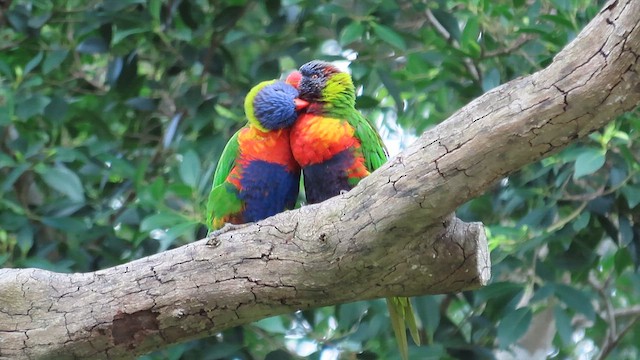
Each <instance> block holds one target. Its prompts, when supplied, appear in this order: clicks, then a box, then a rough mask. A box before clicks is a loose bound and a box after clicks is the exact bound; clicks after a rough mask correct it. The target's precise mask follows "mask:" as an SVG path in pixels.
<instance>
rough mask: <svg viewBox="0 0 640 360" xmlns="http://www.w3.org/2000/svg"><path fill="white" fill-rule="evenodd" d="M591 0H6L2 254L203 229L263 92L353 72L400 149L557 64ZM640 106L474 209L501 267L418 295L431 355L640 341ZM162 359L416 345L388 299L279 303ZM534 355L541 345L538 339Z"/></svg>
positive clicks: (499, 187) (332, 355) (99, 248)
mask: <svg viewBox="0 0 640 360" xmlns="http://www.w3.org/2000/svg"><path fill="white" fill-rule="evenodd" d="M602 5H603V3H602V2H601V1H597V2H593V1H588V0H498V1H489V0H460V1H453V0H439V1H426V0H425V1H418V0H414V1H391V0H382V1H372V0H371V1H370V0H361V1H356V0H354V1H335V2H328V1H307V0H267V1H264V2H252V1H244V0H220V1H205V0H168V1H161V0H149V1H145V0H105V1H91V0H90V1H85V0H82V1H81V0H69V1H59V0H13V1H11V0H4V1H0V265H2V266H4V267H39V268H44V269H50V270H55V271H61V272H73V271H92V270H96V269H101V268H105V267H109V266H113V265H116V264H120V263H124V262H128V261H131V260H133V259H136V258H140V257H143V256H146V255H150V254H153V253H156V252H159V251H163V250H166V249H168V248H172V247H176V246H180V245H182V244H185V243H188V242H191V241H194V240H197V239H199V238H201V237H202V236H203V235H204V232H203V229H202V227H201V226H200V225H199V220H200V219H201V218H202V217H203V214H202V206H203V203H204V199H205V196H206V194H207V193H208V191H209V189H210V184H211V179H212V173H213V170H214V168H215V165H216V161H217V159H218V156H219V155H220V152H221V150H222V148H223V146H224V144H225V143H226V141H227V139H228V138H229V137H230V135H231V134H233V132H234V131H235V130H237V129H238V128H239V127H240V126H242V124H243V121H244V115H243V110H242V101H243V97H244V95H245V94H246V92H247V91H248V90H249V88H250V87H251V86H252V85H254V84H256V83H257V82H259V81H261V80H265V79H271V78H277V77H280V76H281V75H282V74H283V73H286V72H288V71H290V70H292V69H294V68H296V67H298V66H299V65H301V64H302V63H305V62H307V61H309V60H311V59H316V58H320V59H324V60H329V61H336V62H337V63H338V64H341V65H342V66H344V67H345V68H346V67H348V68H349V71H351V73H352V75H353V78H354V81H355V83H356V84H357V86H358V95H359V96H358V100H357V104H358V108H359V109H361V110H362V111H363V112H364V113H365V114H366V115H367V116H368V117H369V118H371V119H373V120H375V122H376V123H377V124H378V126H379V127H380V129H381V132H382V134H383V137H384V138H385V139H386V141H387V143H388V144H389V146H390V148H391V149H392V151H393V152H394V153H395V152H397V151H398V150H399V149H401V148H402V147H403V146H405V145H407V144H408V143H409V142H410V141H412V139H413V138H414V137H415V136H416V134H420V133H421V132H422V131H424V130H425V129H428V128H429V127H431V126H433V125H434V124H437V123H438V122H440V121H442V120H444V119H445V118H446V117H447V116H449V115H450V114H452V113H453V112H454V111H456V110H457V109H458V108H460V107H461V106H463V105H464V104H466V103H467V102H469V101H470V100H471V99H473V98H475V97H477V96H479V95H481V94H482V93H483V92H485V91H487V90H489V89H491V88H493V87H495V86H497V85H499V84H501V83H504V82H507V81H508V80H510V79H513V78H515V77H518V76H522V75H526V74H530V73H532V72H534V71H536V70H538V69H541V68H543V67H544V66H546V65H547V64H548V63H549V62H550V61H551V59H552V58H553V56H554V55H555V54H556V53H557V52H558V51H559V50H560V49H561V48H562V47H563V46H565V45H566V44H567V43H568V42H570V41H571V40H572V39H573V38H574V37H575V36H576V35H577V33H578V32H579V31H580V29H581V28H582V27H583V26H584V25H585V24H586V23H587V22H588V21H589V20H590V19H592V18H593V17H594V16H595V15H596V14H597V12H598V11H599V10H600V8H601V7H602ZM639 130H640V111H639V110H638V109H636V110H635V111H634V112H631V113H628V114H625V115H624V116H622V117H621V118H619V119H617V120H616V121H614V122H612V123H610V124H609V125H608V126H606V127H605V128H604V129H602V130H601V131H598V132H595V133H593V134H592V135H590V136H589V137H588V138H587V139H584V140H583V141H580V142H579V143H577V144H574V145H572V146H571V147H569V148H568V149H566V150H564V151H562V152H561V153H558V154H556V155H553V156H551V157H549V158H547V159H544V160H542V161H540V162H537V163H534V164H532V165H530V166H527V167H526V168H524V169H522V170H521V171H520V172H518V173H517V174H515V175H513V176H511V177H509V178H505V179H503V180H502V181H501V182H500V183H499V184H496V185H495V186H493V187H492V188H491V189H490V190H489V191H488V192H487V193H486V194H484V195H483V196H481V197H479V198H477V199H474V200H472V201H470V202H469V203H467V204H465V205H464V206H462V207H461V208H460V209H459V210H458V216H460V217H462V218H463V219H465V220H474V221H483V222H484V223H485V224H486V225H487V227H488V232H489V239H490V246H491V248H492V262H493V264H494V265H493V279H492V281H491V284H490V285H488V286H487V287H485V288H483V289H480V290H477V291H471V292H465V293H460V294H448V295H438V296H423V297H419V298H416V299H415V305H416V308H417V312H418V313H419V314H420V316H421V318H422V321H423V323H422V330H423V335H424V338H425V339H427V344H426V345H424V346H421V347H416V346H412V347H411V349H410V351H411V357H412V358H415V359H493V358H497V359H518V358H522V359H524V358H529V356H533V355H531V354H528V355H527V354H526V353H524V352H523V351H525V350H529V351H531V352H537V353H538V355H540V357H538V358H545V357H548V358H554V359H596V358H597V359H604V358H606V357H607V356H609V358H612V359H613V358H615V359H637V358H638V357H640V353H639V351H638V344H640V329H639V328H638V327H637V326H635V325H636V324H637V323H638V320H639V319H640V276H639V274H638V264H639V263H640V211H639V209H640V207H639V206H638V204H639V203H640V175H639V174H638V171H639V170H640V165H639V163H638V162H639V160H640V155H639V154H640V151H639V150H640V149H639V148H640V146H639V145H638V140H639ZM144 358H146V359H179V358H183V359H197V358H202V359H270V360H274V359H296V358H308V359H321V360H329V359H336V358H341V359H396V358H398V354H397V351H396V348H395V341H394V339H393V336H392V332H391V330H390V328H389V325H388V318H387V311H386V307H385V305H384V303H383V302H382V300H376V301H363V302H357V303H352V304H342V305H339V306H335V307H326V308H321V309H315V310H312V311H305V312H298V313H295V314H291V315H288V316H280V317H274V318H269V319H265V320H262V321H259V322H257V323H255V324H251V325H247V326H244V327H239V328H235V329H230V330H228V331H225V332H224V333H222V334H218V335H217V336H214V337H211V338H208V339H203V340H199V341H196V342H191V343H187V344H179V345H174V346H171V347H168V348H166V349H163V350H160V351H158V352H156V353H154V354H150V355H147V356H145V357H144ZM532 358H533V357H532Z"/></svg>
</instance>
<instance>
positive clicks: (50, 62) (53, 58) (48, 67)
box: [42, 49, 69, 75]
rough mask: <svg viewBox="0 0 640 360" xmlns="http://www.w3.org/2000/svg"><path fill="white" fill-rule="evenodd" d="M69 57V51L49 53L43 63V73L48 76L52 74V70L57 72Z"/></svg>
mask: <svg viewBox="0 0 640 360" xmlns="http://www.w3.org/2000/svg"><path fill="white" fill-rule="evenodd" d="M67 55H69V50H67V49H57V50H52V51H49V52H48V53H47V56H46V57H45V59H44V62H43V63H42V72H43V73H44V74H45V75H46V74H48V73H50V72H51V71H52V70H55V69H57V68H58V66H60V64H62V62H63V61H64V60H65V59H66V58H67Z"/></svg>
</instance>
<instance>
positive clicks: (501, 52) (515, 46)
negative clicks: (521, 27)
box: [482, 34, 536, 59]
mask: <svg viewBox="0 0 640 360" xmlns="http://www.w3.org/2000/svg"><path fill="white" fill-rule="evenodd" d="M535 38H536V37H535V36H534V35H533V34H524V35H521V36H520V37H519V38H517V39H516V40H515V41H514V42H512V43H511V44H510V45H509V46H507V47H505V48H502V49H496V50H491V51H487V52H485V53H484V54H482V58H483V59H487V58H491V57H497V56H502V55H509V54H511V53H512V52H514V51H516V50H518V49H520V48H521V47H522V46H524V44H526V43H527V42H528V41H529V40H533V39H535Z"/></svg>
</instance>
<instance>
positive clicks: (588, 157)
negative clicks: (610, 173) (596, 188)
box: [573, 148, 606, 179]
mask: <svg viewBox="0 0 640 360" xmlns="http://www.w3.org/2000/svg"><path fill="white" fill-rule="evenodd" d="M605 155H606V150H604V149H599V148H586V149H583V150H582V152H581V153H580V154H579V155H578V157H577V158H576V162H575V169H574V173H573V178H574V179H578V178H580V177H582V176H585V175H590V174H593V173H594V172H596V171H598V170H599V169H600V168H601V167H602V166H603V165H604V161H605Z"/></svg>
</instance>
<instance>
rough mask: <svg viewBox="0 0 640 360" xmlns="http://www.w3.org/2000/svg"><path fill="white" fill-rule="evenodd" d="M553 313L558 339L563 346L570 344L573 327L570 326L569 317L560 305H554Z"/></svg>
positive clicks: (571, 342)
mask: <svg viewBox="0 0 640 360" xmlns="http://www.w3.org/2000/svg"><path fill="white" fill-rule="evenodd" d="M553 314H554V316H555V319H556V330H557V332H558V335H560V340H562V343H563V344H564V345H565V346H570V345H572V344H573V339H572V337H573V328H572V327H571V319H570V318H569V316H568V315H567V313H566V312H565V311H564V310H563V309H562V308H561V307H560V306H555V307H554V309H553Z"/></svg>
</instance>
